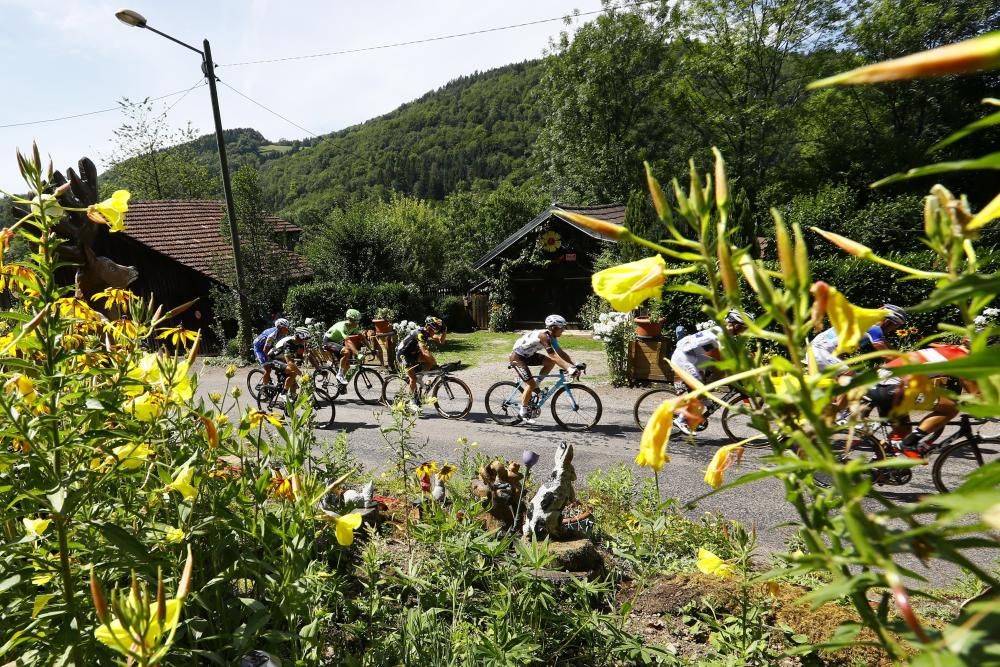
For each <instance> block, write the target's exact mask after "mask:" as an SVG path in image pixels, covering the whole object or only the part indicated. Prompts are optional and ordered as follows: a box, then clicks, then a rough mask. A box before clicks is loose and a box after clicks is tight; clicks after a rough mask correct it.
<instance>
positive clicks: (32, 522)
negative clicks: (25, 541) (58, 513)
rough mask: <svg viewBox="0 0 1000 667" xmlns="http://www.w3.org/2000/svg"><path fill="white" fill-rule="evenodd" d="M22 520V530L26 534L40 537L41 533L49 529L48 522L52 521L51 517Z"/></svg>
mask: <svg viewBox="0 0 1000 667" xmlns="http://www.w3.org/2000/svg"><path fill="white" fill-rule="evenodd" d="M22 521H23V522H24V532H26V533H27V534H28V536H29V537H35V538H37V537H41V536H42V534H43V533H44V532H45V531H46V530H48V529H49V524H50V523H52V519H28V518H25V519H22Z"/></svg>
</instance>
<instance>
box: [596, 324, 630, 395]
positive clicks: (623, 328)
mask: <svg viewBox="0 0 1000 667" xmlns="http://www.w3.org/2000/svg"><path fill="white" fill-rule="evenodd" d="M591 329H592V330H593V332H594V334H593V335H594V339H595V340H599V341H601V342H602V343H604V349H605V351H606V352H607V353H608V372H609V374H610V375H611V384H612V386H615V387H621V386H622V385H625V384H628V382H629V376H628V345H629V342H631V341H632V340H633V339H634V338H635V322H634V321H633V319H632V315H631V314H629V313H601V314H600V315H599V316H598V318H597V321H596V322H594V323H593V324H592V325H591Z"/></svg>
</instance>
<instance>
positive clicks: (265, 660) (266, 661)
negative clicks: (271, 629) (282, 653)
mask: <svg viewBox="0 0 1000 667" xmlns="http://www.w3.org/2000/svg"><path fill="white" fill-rule="evenodd" d="M240 667H281V659H280V658H277V657H275V656H273V655H271V654H270V653H268V652H267V651H260V650H257V649H254V650H253V651H250V652H249V653H247V654H246V655H244V656H242V657H241V658H240Z"/></svg>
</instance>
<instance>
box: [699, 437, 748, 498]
mask: <svg viewBox="0 0 1000 667" xmlns="http://www.w3.org/2000/svg"><path fill="white" fill-rule="evenodd" d="M742 460H743V447H741V446H740V445H726V446H725V447H720V448H719V450H718V451H717V452H715V456H713V457H712V461H711V463H709V464H708V469H707V470H706V471H705V483H706V484H708V485H709V486H711V487H712V488H713V489H717V488H719V487H720V486H722V482H723V481H725V480H724V478H725V473H726V470H727V469H728V468H729V466H731V465H733V463H739V462H740V461H742Z"/></svg>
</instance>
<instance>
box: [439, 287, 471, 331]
mask: <svg viewBox="0 0 1000 667" xmlns="http://www.w3.org/2000/svg"><path fill="white" fill-rule="evenodd" d="M433 311H434V314H435V315H437V316H438V317H440V318H441V319H442V320H444V323H445V325H446V326H447V327H448V330H449V331H472V330H473V329H474V328H475V323H474V322H473V321H472V318H471V317H469V311H468V310H467V309H466V307H465V299H463V298H462V297H460V296H455V295H446V296H442V297H439V298H438V299H437V300H436V301H435V302H434V308H433Z"/></svg>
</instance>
